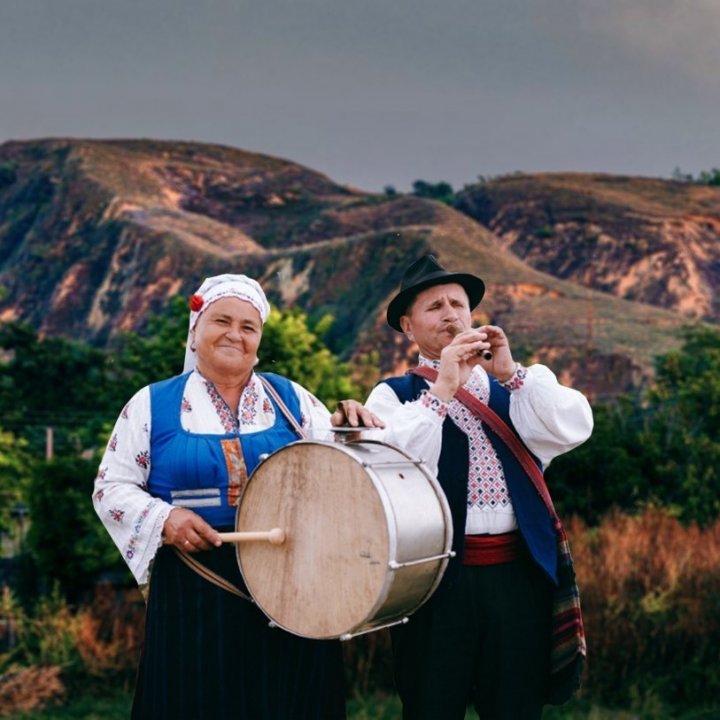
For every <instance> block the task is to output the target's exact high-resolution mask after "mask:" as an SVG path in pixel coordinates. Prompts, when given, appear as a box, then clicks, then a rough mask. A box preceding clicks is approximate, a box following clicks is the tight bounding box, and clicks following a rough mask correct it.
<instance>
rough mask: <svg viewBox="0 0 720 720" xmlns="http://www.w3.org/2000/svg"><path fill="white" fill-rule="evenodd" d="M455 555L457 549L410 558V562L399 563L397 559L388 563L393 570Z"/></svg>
mask: <svg viewBox="0 0 720 720" xmlns="http://www.w3.org/2000/svg"><path fill="white" fill-rule="evenodd" d="M454 557H455V551H454V550H451V551H450V552H446V553H442V555H432V556H431V557H426V558H420V559H419V560H409V561H408V562H404V563H399V562H396V561H395V560H391V561H390V562H389V563H388V567H389V568H390V569H391V570H398V569H400V568H404V567H410V566H411V565H421V564H422V563H426V562H432V561H433V560H442V559H443V558H454Z"/></svg>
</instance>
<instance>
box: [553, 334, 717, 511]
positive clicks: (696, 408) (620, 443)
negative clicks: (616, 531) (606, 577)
mask: <svg viewBox="0 0 720 720" xmlns="http://www.w3.org/2000/svg"><path fill="white" fill-rule="evenodd" d="M719 419H720V331H719V330H716V329H707V328H689V329H687V330H686V331H685V345H684V347H683V349H682V350H681V351H679V352H672V353H668V354H667V355H664V356H662V357H660V358H658V360H657V362H656V381H655V384H654V385H653V386H652V387H651V388H650V389H649V391H648V392H646V393H645V395H643V396H641V397H628V396H626V397H621V398H619V399H618V400H617V401H615V402H612V403H609V404H607V405H602V406H599V407H597V408H595V429H594V431H593V435H592V438H591V439H590V440H589V441H588V442H587V443H585V444H584V445H582V446H581V447H579V448H577V449H576V450H574V451H573V452H572V453H569V454H568V455H565V456H561V457H559V458H557V459H556V460H554V461H553V463H552V464H551V466H550V467H549V468H548V471H547V474H546V477H547V480H548V484H549V486H550V487H551V489H552V490H553V496H554V498H555V499H556V502H557V505H558V509H559V511H560V514H561V515H564V516H569V515H571V514H578V515H580V516H581V517H583V518H584V519H585V521H586V522H589V523H596V522H597V521H598V520H599V519H600V518H601V517H602V516H603V515H604V514H605V513H607V512H608V511H609V510H611V509H612V508H621V509H624V510H627V511H636V510H639V509H642V508H643V507H646V506H648V505H654V506H659V507H664V508H666V509H667V510H668V512H670V513H671V514H672V515H674V516H677V517H678V518H680V519H681V520H682V521H684V522H686V523H690V522H697V523H701V524H710V523H712V522H714V521H715V520H717V518H718V517H719V516H720V470H719V468H720V463H719V462H718V461H719V460H720V455H719V453H720V422H719Z"/></svg>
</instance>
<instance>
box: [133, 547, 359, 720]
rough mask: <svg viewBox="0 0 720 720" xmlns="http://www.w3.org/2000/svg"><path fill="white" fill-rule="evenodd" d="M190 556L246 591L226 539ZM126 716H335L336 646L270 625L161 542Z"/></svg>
mask: <svg viewBox="0 0 720 720" xmlns="http://www.w3.org/2000/svg"><path fill="white" fill-rule="evenodd" d="M195 557H196V559H198V560H199V561H200V562H202V563H203V564H204V565H205V566H206V567H208V568H210V569H211V570H213V571H214V572H216V573H218V574H219V575H221V576H222V577H224V578H226V579H227V580H229V581H230V582H231V583H233V584H234V585H236V586H237V587H239V588H240V589H242V590H245V587H244V585H243V583H242V576H241V575H240V571H239V569H238V566H237V560H236V557H235V549H234V547H233V546H232V545H230V544H226V545H223V546H221V547H220V548H217V549H215V550H210V551H207V552H203V553H199V554H197V555H195ZM132 718H133V720H151V719H152V720H162V719H163V718H168V719H172V720H223V719H225V718H227V720H230V719H232V720H243V719H245V720H340V719H342V718H345V693H344V676H343V663H342V648H341V645H340V642H339V641H337V640H309V639H307V638H300V637H297V636H295V635H292V634H291V633H288V632H285V631H284V630H280V629H279V628H271V627H270V625H269V620H268V618H267V617H266V616H265V615H264V614H263V613H262V612H261V611H260V610H259V609H258V608H257V606H256V605H254V604H253V603H251V602H249V601H247V600H243V599H242V598H239V597H237V596H236V595H233V594H232V593H229V592H228V591H226V590H223V589H222V588H219V587H217V586H216V585H214V584H212V583H210V582H209V581H208V580H205V579H203V578H201V577H200V576H199V575H198V574H197V573H195V572H194V571H193V570H191V569H190V568H189V567H187V566H186V565H185V564H184V563H183V562H182V561H181V560H180V559H179V558H178V557H177V555H176V554H175V552H174V551H173V550H172V549H171V548H169V547H163V548H161V549H160V550H159V552H158V554H157V556H156V558H155V562H154V565H153V570H152V578H151V582H150V595H149V598H148V608H147V622H146V630H145V644H144V646H143V653H142V657H141V660H140V667H139V670H138V679H137V685H136V689H135V699H134V703H133V710H132Z"/></svg>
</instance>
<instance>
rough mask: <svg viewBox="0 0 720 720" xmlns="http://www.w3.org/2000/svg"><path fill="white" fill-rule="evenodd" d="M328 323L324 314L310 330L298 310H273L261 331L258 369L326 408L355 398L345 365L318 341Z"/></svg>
mask: <svg viewBox="0 0 720 720" xmlns="http://www.w3.org/2000/svg"><path fill="white" fill-rule="evenodd" d="M332 322H333V318H332V316H330V315H326V316H325V317H323V318H322V319H321V320H320V321H319V322H318V323H316V324H315V325H314V326H312V327H311V326H310V325H309V323H308V318H307V315H305V313H303V312H302V311H300V310H298V309H292V310H278V309H277V308H273V311H272V312H271V313H270V317H269V318H268V321H267V322H266V323H265V327H264V328H263V337H262V341H261V343H260V349H259V351H258V355H259V357H260V363H259V365H258V369H259V370H260V371H266V372H274V373H278V374H279V375H284V376H285V377H288V378H289V379H291V380H294V381H295V382H297V383H299V384H300V385H302V386H303V387H305V388H307V389H308V390H310V391H311V392H312V393H314V394H315V395H316V396H317V398H318V399H319V400H320V401H322V402H323V403H325V404H326V405H328V406H329V407H330V408H332V407H333V406H334V404H335V403H336V402H337V401H338V400H342V399H343V398H347V397H359V396H360V392H361V391H360V388H358V387H356V386H355V385H354V383H353V382H352V380H351V379H350V370H349V368H348V366H347V365H346V364H344V363H341V362H339V360H338V359H337V357H336V356H335V355H333V354H332V353H331V352H330V350H328V348H327V347H326V345H325V344H324V342H323V340H322V338H323V337H324V335H325V334H326V333H327V332H328V331H329V330H330V327H331V325H332Z"/></svg>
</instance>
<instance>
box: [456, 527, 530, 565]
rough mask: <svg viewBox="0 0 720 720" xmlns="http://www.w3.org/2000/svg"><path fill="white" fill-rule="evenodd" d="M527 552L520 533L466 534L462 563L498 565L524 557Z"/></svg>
mask: <svg viewBox="0 0 720 720" xmlns="http://www.w3.org/2000/svg"><path fill="white" fill-rule="evenodd" d="M526 553H527V550H526V549H525V544H524V543H523V541H522V538H521V537H520V533H519V532H518V531H517V530H516V531H515V532H509V533H502V534H500V535H466V536H465V554H464V556H463V564H464V565H500V564H502V563H508V562H512V561H513V560H518V559H520V558H522V557H524V556H525V555H526Z"/></svg>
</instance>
